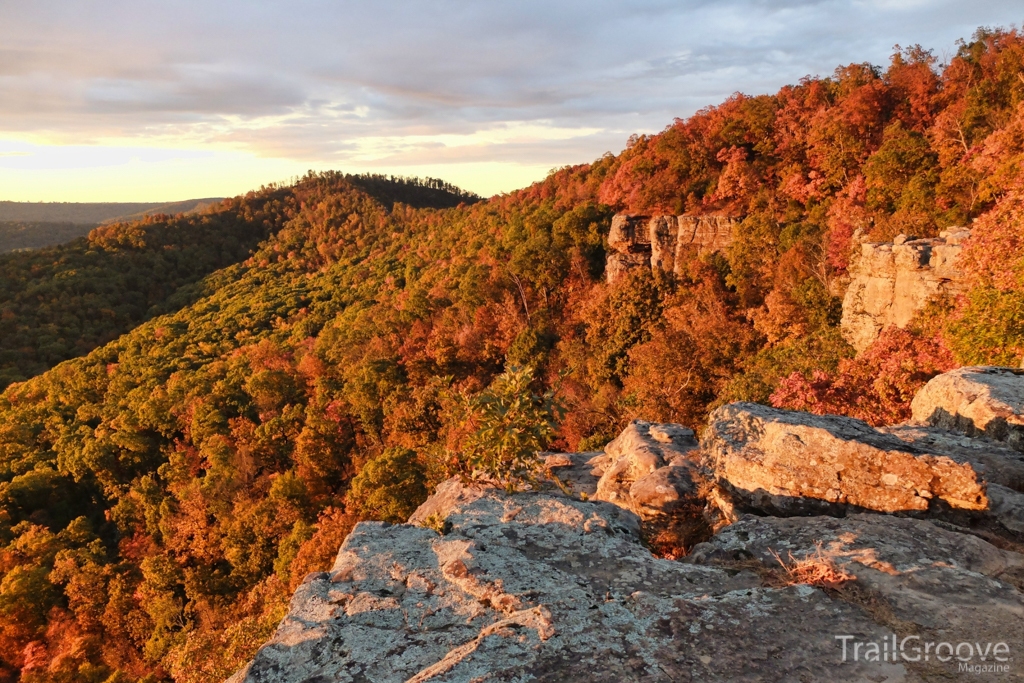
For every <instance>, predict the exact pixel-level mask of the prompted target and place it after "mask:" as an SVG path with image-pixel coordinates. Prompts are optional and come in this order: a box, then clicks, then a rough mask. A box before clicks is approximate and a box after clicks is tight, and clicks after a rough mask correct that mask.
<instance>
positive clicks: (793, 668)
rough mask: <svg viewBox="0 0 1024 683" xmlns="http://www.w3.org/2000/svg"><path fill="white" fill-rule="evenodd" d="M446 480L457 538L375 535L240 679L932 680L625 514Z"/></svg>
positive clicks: (812, 607)
mask: <svg viewBox="0 0 1024 683" xmlns="http://www.w3.org/2000/svg"><path fill="white" fill-rule="evenodd" d="M446 487H447V489H446V490H445V491H441V497H442V498H444V499H446V500H449V501H450V502H449V504H448V505H446V506H442V507H439V506H437V505H434V506H433V507H432V510H433V512H432V514H438V515H444V516H445V518H446V521H447V525H446V529H445V533H444V535H440V534H438V533H437V532H436V531H434V530H432V529H427V528H422V527H418V526H414V525H395V526H388V525H385V524H380V523H363V524H360V525H359V526H357V527H356V529H355V530H354V531H353V532H352V534H351V535H350V536H349V537H348V539H347V540H346V541H345V544H344V546H343V547H342V549H341V552H340V553H339V554H338V559H337V561H336V562H335V565H334V567H333V569H332V570H331V572H329V573H328V572H324V573H319V574H313V575H310V576H309V577H307V579H306V581H305V582H304V583H303V585H302V586H301V587H300V588H299V589H298V590H297V591H296V594H295V596H294V598H293V599H292V604H291V609H290V611H289V613H288V616H287V617H285V619H284V621H283V622H282V623H281V625H280V627H279V628H278V630H277V632H276V633H275V634H274V637H273V638H272V639H271V641H270V642H269V643H267V644H266V645H264V646H263V648H261V649H260V651H259V652H258V653H257V655H256V657H255V658H254V660H253V661H252V662H251V663H250V664H249V665H248V666H247V667H246V668H245V669H243V670H242V671H240V672H238V673H237V674H236V675H235V676H233V677H232V679H231V681H232V683H242V682H243V681H244V682H246V683H306V682H309V681H318V682H319V681H339V682H348V681H351V682H354V681H374V682H376V681H381V682H383V681H388V682H390V681H394V682H396V683H398V682H401V681H415V682H425V681H461V682H465V683H469V682H470V681H487V680H494V681H501V680H504V681H527V680H537V681H552V682H555V681H595V682H602V681H607V682H608V683H620V682H623V681H763V680H801V679H802V680H829V681H862V680H890V681H917V680H921V678H920V677H918V676H916V675H914V674H913V672H912V671H909V670H908V667H907V666H906V665H905V664H898V663H893V662H879V661H864V660H863V658H862V661H858V662H853V661H846V662H843V661H842V660H841V658H840V657H839V656H837V655H838V650H837V644H836V642H835V640H834V637H833V634H834V633H843V634H852V635H854V637H856V638H858V639H860V640H862V641H870V642H882V641H883V640H885V639H886V638H889V637H890V636H891V633H892V631H891V629H889V628H888V627H887V626H885V625H883V624H880V623H878V621H877V620H876V619H873V618H872V617H871V615H870V614H868V613H867V612H865V610H863V609H862V608H860V607H859V606H857V605H856V604H852V603H849V602H844V601H842V600H836V599H833V598H831V597H829V596H828V595H827V594H825V593H823V592H822V591H820V590H818V589H816V588H812V587H810V586H806V585H789V586H765V585H763V581H762V579H761V576H760V574H759V573H758V572H757V571H755V570H754V569H753V568H750V567H747V568H739V567H736V566H714V564H713V563H709V564H707V565H704V564H700V563H695V562H691V563H681V562H672V561H668V560H659V559H656V558H654V557H652V556H651V555H650V553H648V552H647V551H646V550H645V549H644V548H643V547H642V546H641V545H640V544H639V543H638V542H637V541H638V539H637V538H636V536H635V535H633V534H632V533H631V532H630V531H629V528H630V526H631V525H629V524H619V523H618V522H617V520H620V519H622V518H623V517H625V516H628V515H629V514H630V513H628V512H626V511H624V510H621V509H619V508H616V507H615V506H613V505H610V504H607V503H595V502H581V501H575V500H571V499H569V498H567V497H564V496H557V495H550V494H539V493H526V494H517V495H511V496H510V495H508V494H505V493H502V492H499V491H497V490H494V489H489V490H477V491H472V492H468V493H467V492H466V491H456V490H454V489H460V488H462V486H461V485H460V484H458V483H457V482H450V483H449V484H446ZM418 517H422V515H418ZM887 560H888V558H885V557H882V558H879V561H880V562H886V561H887ZM997 562H998V557H996V556H993V558H992V559H990V560H989V564H990V565H992V566H994V565H995V564H996V563H997ZM1004 564H1005V565H1007V566H1009V565H1010V562H1009V561H1008V560H1007V561H1005V562H1004ZM999 585H1000V590H999V591H995V590H993V589H992V588H989V589H988V593H989V594H996V595H994V597H993V599H995V598H998V599H999V600H1000V601H1007V602H1008V601H1010V600H1011V599H1012V597H1011V596H1012V589H1008V588H1006V587H1005V586H1003V585H1002V584H999ZM1007 592H1010V595H1004V594H1005V593H1007ZM1016 597H1017V598H1018V599H1019V595H1018V596H1016ZM1000 606H1001V607H1002V605H1001V603H1000Z"/></svg>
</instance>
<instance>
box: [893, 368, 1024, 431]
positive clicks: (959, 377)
mask: <svg viewBox="0 0 1024 683" xmlns="http://www.w3.org/2000/svg"><path fill="white" fill-rule="evenodd" d="M911 410H912V413H913V419H914V420H915V421H916V422H921V423H927V424H930V425H934V426H936V427H941V428H942V429H947V430H951V431H957V432H962V433H964V434H967V435H968V436H984V437H986V438H988V439H992V440H995V441H1002V442H1005V443H1006V444H1007V445H1008V446H1010V447H1011V448H1015V449H1017V450H1019V451H1024V370H1018V369H1016V368H997V367H969V368H959V369H956V370H953V371H951V372H947V373H944V374H942V375H939V376H937V377H934V378H932V379H931V380H930V381H929V382H928V384H926V385H925V386H924V387H923V388H922V389H921V390H920V391H919V392H918V393H917V395H916V396H914V401H913V402H912V403H911Z"/></svg>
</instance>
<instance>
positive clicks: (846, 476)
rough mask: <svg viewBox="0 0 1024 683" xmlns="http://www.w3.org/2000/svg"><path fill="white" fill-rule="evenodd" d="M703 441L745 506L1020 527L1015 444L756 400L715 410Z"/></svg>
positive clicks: (730, 496) (1022, 497) (1020, 470)
mask: <svg viewBox="0 0 1024 683" xmlns="http://www.w3.org/2000/svg"><path fill="white" fill-rule="evenodd" d="M701 447H702V451H703V455H704V458H705V462H706V466H707V468H708V469H709V470H711V471H712V472H713V473H714V477H715V480H716V482H717V484H718V485H719V486H720V487H721V488H722V489H723V492H724V494H725V498H726V499H727V500H729V502H730V503H731V504H732V506H734V507H735V508H737V509H739V510H748V511H756V512H759V513H762V514H770V515H780V516H790V515H801V514H808V513H830V514H845V513H846V512H847V511H849V510H874V511H878V512H889V513H900V514H907V515H918V516H932V517H936V518H943V519H947V520H954V521H957V522H960V523H964V524H970V523H973V522H977V521H985V522H988V523H992V524H995V525H997V526H998V527H1002V528H1003V529H1005V530H1007V531H1009V532H1011V533H1013V532H1019V531H1020V530H1021V529H1019V525H1020V521H1019V520H1020V518H1021V516H1022V513H1024V493H1022V492H1021V491H1024V487H1021V483H1022V481H1021V479H1022V476H1024V461H1022V460H1021V458H1020V457H1019V454H1017V453H1016V452H1014V451H1010V450H1008V449H1001V448H998V447H995V448H993V447H991V446H988V445H986V444H977V447H971V446H969V445H965V444H962V443H958V441H957V440H956V438H955V436H954V435H948V436H945V437H942V436H940V435H939V434H937V433H936V432H928V431H925V430H921V429H914V428H913V427H903V428H890V429H889V430H877V429H874V428H873V427H871V426H870V425H868V424H867V423H865V422H862V421H861V420H856V419H853V418H849V417H840V416H837V415H809V414H807V413H800V412H793V411H788V410H778V409H775V408H768V407H766V406H762V405H758V404H753V403H733V404H730V405H727V406H723V407H721V408H719V409H718V410H716V411H715V412H714V413H712V415H711V418H710V422H709V425H708V428H707V430H706V432H705V434H704V439H703V442H702V444H701ZM993 494H994V496H995V498H996V499H997V501H998V502H997V504H993V501H992V500H990V498H991V497H992V496H993Z"/></svg>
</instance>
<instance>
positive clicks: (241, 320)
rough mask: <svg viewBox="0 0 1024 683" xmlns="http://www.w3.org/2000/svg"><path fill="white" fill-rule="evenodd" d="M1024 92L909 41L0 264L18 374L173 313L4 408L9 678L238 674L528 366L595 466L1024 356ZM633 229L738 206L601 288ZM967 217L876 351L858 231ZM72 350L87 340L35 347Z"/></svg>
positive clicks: (1007, 51)
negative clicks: (646, 122)
mask: <svg viewBox="0 0 1024 683" xmlns="http://www.w3.org/2000/svg"><path fill="white" fill-rule="evenodd" d="M1022 72H1024V38H1022V37H1021V36H1020V35H1018V34H1017V33H1016V32H1013V31H979V33H978V34H977V35H976V36H975V38H974V39H973V40H972V41H970V42H965V43H963V44H962V45H961V46H960V47H959V50H958V52H957V53H956V55H955V57H954V58H953V59H952V60H951V61H950V63H949V64H948V65H941V66H940V65H938V64H936V62H935V60H934V58H933V57H932V55H931V54H930V53H928V52H926V51H924V50H922V49H920V48H912V49H908V50H900V51H898V52H897V53H896V54H895V55H894V56H893V58H892V62H891V63H890V65H889V66H888V67H887V68H885V69H880V68H875V67H872V66H870V65H867V64H854V65H850V66H847V67H843V68H840V69H838V70H837V71H836V72H835V73H834V74H833V75H832V76H830V77H827V78H808V79H805V80H804V81H802V82H801V83H800V84H798V85H794V86H788V87H786V88H783V89H782V90H781V91H780V92H779V93H777V94H775V95H765V96H758V97H746V96H741V95H737V96H735V97H733V98H731V99H730V100H728V101H727V102H725V103H723V104H721V105H720V106H718V107H713V108H709V109H706V110H703V111H701V112H699V113H697V114H696V115H694V116H692V117H690V118H689V119H686V120H678V121H676V122H675V123H673V124H672V125H671V126H669V127H668V128H667V129H666V130H665V131H663V132H662V133H661V134H659V135H655V136H644V137H637V138H634V139H632V140H630V143H629V146H628V148H627V149H626V150H625V151H623V152H622V153H621V154H620V155H618V156H611V155H608V156H605V157H603V158H601V159H599V160H597V161H595V162H594V163H593V164H589V165H582V166H575V167H566V168H563V169H560V170H557V171H555V172H553V173H552V174H551V175H550V176H549V177H548V178H546V179H545V180H544V181H542V182H540V183H537V184H535V185H533V186H531V187H529V188H526V189H524V190H522V191H519V192H515V193H512V194H509V195H502V196H498V197H494V198H492V199H490V200H487V201H481V202H474V201H472V200H473V199H474V198H473V197H471V196H467V195H464V194H461V193H459V192H457V191H454V188H451V187H447V186H443V185H441V184H439V183H434V184H427V186H426V187H424V186H422V185H415V184H413V185H415V188H416V189H415V190H413V189H410V184H409V183H402V182H395V181H393V180H391V179H387V178H383V177H372V178H352V177H346V176H343V175H340V174H310V175H308V176H307V177H306V178H304V179H302V180H301V181H299V182H298V183H297V184H296V185H295V186H293V187H284V188H271V189H269V190H265V191H263V192H259V193H253V194H251V195H249V196H246V197H242V198H237V199H235V200H230V201H229V202H227V203H226V204H224V205H222V206H221V207H220V208H219V209H218V210H217V212H213V213H209V214H204V215H202V216H198V217H191V218H179V219H173V220H168V219H162V218H161V219H150V220H148V221H144V222H140V223H133V224H127V225H119V226H112V227H110V228H106V229H100V230H97V231H96V232H94V233H93V234H91V235H90V237H89V239H88V240H87V241H83V242H81V243H79V244H78V245H72V246H71V247H68V249H67V250H63V251H62V250H56V251H42V252H38V253H36V254H33V255H31V258H28V259H26V257H25V255H20V254H17V255H13V256H11V257H5V258H9V259H10V260H8V261H0V264H2V267H3V269H4V272H5V273H8V272H10V273H19V275H17V276H13V275H12V276H11V277H8V276H7V275H6V274H4V275H3V277H4V282H13V283H15V284H14V285H11V287H12V288H13V289H11V291H12V292H13V293H12V294H5V295H3V298H2V302H3V303H0V308H2V310H3V321H4V323H3V324H4V327H3V328H2V329H3V330H5V332H4V334H6V330H8V329H12V328H11V327H8V325H10V323H9V322H8V321H14V322H15V323H17V321H19V320H22V319H26V320H32V322H27V323H24V330H26V331H24V332H21V333H20V334H24V335H26V336H24V337H22V338H20V340H19V341H17V342H11V344H10V345H9V346H8V345H5V346H4V349H10V350H11V351H10V353H12V354H13V355H11V356H7V357H5V360H4V362H7V363H10V364H11V365H10V366H9V367H12V368H15V370H16V371H18V372H22V373H23V375H27V374H30V373H31V372H33V371H34V370H33V368H35V367H42V366H44V365H45V364H47V363H49V362H52V361H54V360H59V359H60V357H61V356H60V353H64V354H65V356H64V357H66V356H67V355H72V354H75V353H79V352H84V351H86V350H88V348H89V347H90V346H92V345H95V344H98V343H102V342H104V341H106V340H107V339H111V338H112V337H114V336H115V335H116V334H118V333H120V332H121V331H124V330H126V329H127V328H128V327H130V326H131V325H132V324H134V323H135V322H137V321H140V320H143V319H146V318H147V317H148V316H150V315H153V314H154V313H156V312H157V311H159V310H161V309H160V308H156V309H154V308H153V307H154V306H157V307H160V306H162V307H163V309H162V310H165V311H167V313H166V314H164V315H159V316H156V317H152V318H149V319H146V320H145V322H143V323H142V324H141V325H139V326H138V327H135V328H134V329H132V330H131V331H130V332H128V333H127V334H124V335H123V336H120V337H117V338H116V339H112V340H111V341H109V343H106V344H105V345H103V346H99V347H97V348H95V349H93V350H91V351H90V352H88V354H87V355H84V356H82V357H79V358H74V359H72V360H68V361H66V362H63V363H61V364H59V365H57V366H56V367H54V368H53V369H51V370H49V371H48V372H45V373H43V374H41V375H39V376H37V377H33V378H31V379H28V380H27V381H22V382H18V383H15V384H13V385H11V386H9V387H8V388H7V389H6V391H5V392H4V393H3V394H2V396H0V548H2V549H0V573H2V575H3V579H2V581H0V681H25V682H37V681H38V682H42V681H97V682H104V681H109V682H110V683H113V682H120V681H136V680H147V681H163V680H176V681H190V682H191V681H195V682H199V681H204V682H205V681H217V680H222V679H223V678H224V677H226V676H227V675H228V674H230V673H231V672H232V670H233V669H234V668H235V667H236V666H238V665H239V664H240V663H241V662H243V661H244V660H245V659H246V658H247V657H249V656H251V654H252V652H253V651H254V650H255V648H256V647H257V645H259V644H260V643H261V642H262V641H263V640H264V639H265V637H266V636H267V634H268V633H269V632H270V631H271V630H272V629H273V627H274V626H275V624H276V622H277V621H278V620H279V618H280V617H281V615H282V614H283V611H284V607H285V604H286V601H287V597H288V596H289V595H290V592H291V590H292V589H293V588H294V587H295V585H296V584H297V583H298V582H299V581H300V580H301V579H302V577H303V576H304V575H305V574H306V573H307V572H308V571H310V570H312V569H320V568H324V567H326V566H327V565H328V564H330V561H331V558H332V557H333V555H334V554H335V553H336V551H337V548H338V545H339V544H340V541H341V539H342V538H343V537H344V535H345V534H346V533H347V530H348V529H350V528H351V526H352V525H353V524H354V523H355V522H356V521H357V520H359V519H366V518H377V519H388V520H391V521H394V520H398V519H400V518H401V517H402V516H403V515H405V514H408V512H409V511H411V509H412V508H413V507H414V506H415V505H416V504H417V502H418V501H420V500H422V499H423V497H424V496H425V495H426V492H427V491H428V490H429V489H430V488H431V487H433V486H434V485H436V484H437V483H438V482H439V481H441V480H443V479H444V478H445V477H447V476H449V475H450V474H452V473H454V472H459V471H462V469H463V468H464V467H465V462H464V457H463V454H464V450H463V449H461V447H460V444H462V443H464V437H465V434H466V433H467V431H469V430H471V429H472V427H473V425H472V424H469V423H468V422H467V416H466V413H465V412H464V411H463V410H460V409H459V407H460V406H464V405H465V399H464V397H471V396H473V395H478V394H479V393H480V392H482V391H484V390H486V388H487V387H488V386H489V385H491V383H492V382H493V381H494V379H495V377H496V376H498V375H499V374H500V373H502V371H503V370H504V369H505V368H509V367H513V366H514V367H528V368H532V370H533V376H534V378H535V379H534V381H533V391H534V392H535V393H537V394H538V395H539V394H541V393H542V392H543V391H544V390H548V389H553V390H555V391H556V393H557V396H558V397H559V399H560V400H561V402H563V403H564V405H565V407H566V411H565V413H564V415H562V417H561V420H560V423H559V425H558V433H557V437H556V438H555V439H554V441H553V443H551V444H550V445H551V446H552V447H556V448H557V447H564V448H581V449H583V448H587V447H590V446H597V445H601V444H603V443H604V442H605V441H607V440H608V439H609V438H610V437H611V436H612V435H614V434H615V433H617V431H618V430H619V429H620V428H621V427H622V425H623V424H624V422H625V421H627V420H628V419H630V418H631V417H634V416H641V417H644V418H646V419H655V420H663V421H677V422H682V423H684V424H687V425H690V426H692V427H696V428H699V427H700V426H701V425H702V424H703V422H704V420H705V418H706V416H707V412H708V409H709V407H711V406H713V405H715V404H716V403H720V402H723V401H726V400H734V399H741V398H742V399H748V400H757V401H762V402H769V401H774V402H775V403H777V404H781V405H794V406H796V405H799V406H802V407H809V408H811V409H815V408H816V407H818V408H820V407H821V406H826V405H828V406H833V405H837V406H840V407H841V408H842V407H844V406H846V407H848V410H847V412H851V413H854V414H857V415H858V416H861V417H864V418H865V419H868V420H871V421H880V420H883V419H890V418H891V417H892V415H894V414H895V415H899V414H901V411H906V410H907V403H908V401H909V397H910V396H912V394H913V391H914V390H915V389H916V388H917V387H919V386H920V385H921V384H922V383H923V382H924V381H926V380H927V379H928V378H929V377H930V376H932V375H933V374H935V373H937V372H939V371H941V370H942V369H945V368H947V367H951V366H952V365H955V364H963V363H979V362H998V363H1014V364H1016V363H1018V362H1019V360H1020V358H1021V356H1022V355H1024V280H1022V272H1024V250H1022V246H1024V245H1022V242H1024V222H1022V220H1021V218H1022V217H1021V212H1022V196H1024V195H1022V192H1024V187H1022V182H1024V181H1022V178H1024V175H1022V173H1021V170H1022V169H1021V163H1022V160H1024V104H1022V102H1024V78H1021V77H1020V74H1021V73H1022ZM456 204H457V205H456ZM620 210H628V211H634V212H645V211H671V212H673V213H681V212H684V211H685V212H690V213H708V212H718V213H725V214H729V215H734V216H743V217H745V218H744V220H743V221H742V223H740V225H739V227H738V228H737V231H736V233H735V234H734V242H733V245H732V247H730V249H729V250H728V251H727V252H726V253H724V254H711V255H701V254H697V253H693V254H690V255H689V258H688V260H686V261H685V263H684V264H683V265H682V267H681V268H679V274H678V275H663V274H658V275H653V274H651V273H650V272H648V271H644V272H639V271H634V272H632V273H631V274H630V276H629V277H627V278H625V279H624V280H623V281H621V282H619V283H616V285H614V286H611V287H610V286H608V285H606V284H605V282H604V277H603V267H604V262H605V236H606V233H607V230H608V227H609V224H610V219H611V216H612V214H613V213H614V212H615V211H620ZM975 218H977V219H978V220H977V221H975V222H974V223H973V228H974V235H973V236H972V238H971V241H970V243H969V244H968V246H967V248H966V256H965V260H966V263H967V268H968V272H969V274H970V288H969V291H968V292H967V293H966V294H965V295H964V296H963V297H961V298H958V299H955V300H946V301H936V302H933V303H932V305H931V306H930V307H929V309H928V310H927V311H926V312H925V314H924V315H922V316H921V319H920V320H919V321H918V324H917V325H916V326H914V327H913V328H912V329H909V330H905V331H898V330H890V331H888V332H886V333H885V334H883V335H882V337H881V338H880V339H879V340H878V342H876V344H875V346H873V347H872V348H870V349H868V350H867V351H866V352H865V353H863V354H862V355H861V356H859V357H857V358H854V357H853V350H852V349H851V348H850V347H849V346H847V345H846V343H845V342H843V341H842V338H841V336H840V335H839V333H838V329H837V325H838V317H839V301H840V299H839V297H841V295H842V292H843V289H844V286H845V280H844V278H845V275H846V269H847V267H848V265H849V259H850V255H851V251H852V249H853V248H854V246H855V245H854V242H853V235H854V231H855V230H857V229H860V230H862V231H865V232H867V233H868V234H869V235H870V236H871V238H873V239H887V238H891V237H892V236H894V235H896V234H898V233H901V232H902V233H913V234H915V235H918V236H926V235H932V234H937V232H938V231H939V230H941V229H943V228H945V227H948V226H952V225H964V224H967V223H969V222H971V221H972V220H973V219H975ZM250 239H252V240H262V241H261V242H260V243H259V245H258V247H257V248H256V251H255V253H254V254H253V255H252V256H251V257H249V258H247V259H245V260H244V261H242V262H240V263H237V264H235V265H232V266H230V267H228V268H225V269H223V270H219V271H217V272H213V273H211V274H209V275H207V276H206V277H205V278H203V279H201V280H200V279H197V278H200V277H201V276H202V275H204V274H206V273H209V272H210V271H211V270H212V269H213V268H216V267H219V266H221V265H226V263H228V262H232V261H231V260H232V259H237V258H244V256H243V257H239V256H238V254H241V253H242V252H244V251H245V250H246V248H247V246H246V245H248V244H249V241H248V240H250ZM210 240H212V242H211V241H210ZM253 243H255V242H253ZM186 255H187V256H186ZM33 259H35V260H33ZM196 259H198V261H196ZM196 263H199V264H200V265H195V264H196ZM90 268H93V269H94V270H91V271H88V269H90ZM133 269H134V270H133ZM87 272H90V273H94V275H93V276H89V275H86V274H85V273H87ZM19 278H20V279H19ZM76 278H79V279H76ZM118 278H124V279H118ZM130 278H134V279H130ZM64 280H69V281H71V282H74V283H78V284H75V285H74V286H72V285H65V284H63V281H64ZM94 280H97V282H96V283H95V284H92V283H93V281H94ZM190 280H195V283H194V284H193V285H190V286H189V287H188V288H186V289H185V290H179V291H178V293H177V294H172V292H173V290H174V288H175V287H177V286H180V285H182V284H186V283H187V282H189V281H190ZM18 283H22V284H18ZM5 286H7V285H5ZM34 287H38V288H39V289H40V290H41V291H40V292H39V293H38V294H36V293H34V292H35V291H36V290H35V289H33V288H34ZM62 287H68V288H69V289H61V288H62ZM129 291H131V292H133V293H132V294H130V295H129V294H128V292H129ZM66 292H74V293H76V295H79V294H77V293H79V292H81V294H80V296H82V299H81V303H79V304H75V305H71V304H64V303H62V302H63V301H65V300H66V294H65V293H66ZM118 293H121V296H120V297H119V295H118ZM136 293H138V294H136ZM19 297H20V298H19ZM33 297H34V298H33ZM131 297H137V300H136V299H131ZM44 304H45V306H44ZM117 305H123V306H126V308H125V309H123V310H121V309H118V308H117ZM64 306H66V308H61V307H64ZM106 308H110V309H111V310H112V311H113V314H112V315H110V314H107V313H105V312H104V311H105V309H106ZM8 311H11V312H10V313H8ZM47 311H53V312H54V313H53V316H52V317H50V318H46V317H45V316H48V315H50V313H48V312H47ZM79 311H90V312H93V311H94V313H89V314H84V313H83V314H82V315H81V316H80V317H81V318H82V319H81V320H71V316H73V315H76V314H77V313H78V312H79ZM33 315H34V316H36V318H31V316H33ZM103 315H110V318H109V320H110V321H111V323H110V324H109V326H108V325H107V324H106V323H101V322H99V321H102V320H104V318H103V317H102V316H103ZM119 325H120V326H121V327H118V326H119ZM63 330H72V331H78V330H81V332H79V334H80V335H82V336H81V338H82V339H84V340H85V341H84V342H83V343H82V344H81V345H78V346H76V345H75V343H76V341H71V342H68V341H67V339H68V338H70V337H65V338H64V339H65V341H64V342H63V343H64V344H65V346H63V347H61V349H63V350H62V351H60V352H55V355H53V356H42V357H39V356H36V355H33V354H40V353H42V352H41V350H40V349H43V348H46V345H45V344H42V343H40V342H39V341H37V340H41V339H47V338H48V337H45V335H46V334H51V333H52V332H53V331H61V332H60V333H61V334H64V332H63ZM69 334H70V333H69ZM104 335H107V336H104ZM5 339H6V337H5ZM77 339H79V337H75V340H77ZM4 344H6V342H4ZM19 363H22V365H19ZM30 363H37V365H35V366H31V365H29V364H30ZM23 368H27V370H26V369H23ZM9 377H10V378H11V379H14V376H13V375H9ZM837 397H838V398H837ZM840 398H841V399H842V400H839V399H840Z"/></svg>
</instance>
